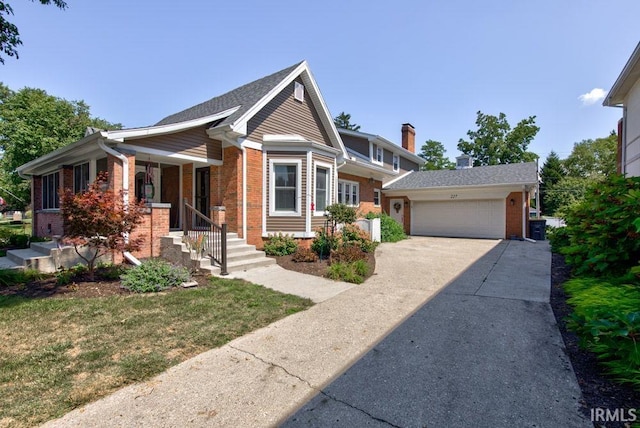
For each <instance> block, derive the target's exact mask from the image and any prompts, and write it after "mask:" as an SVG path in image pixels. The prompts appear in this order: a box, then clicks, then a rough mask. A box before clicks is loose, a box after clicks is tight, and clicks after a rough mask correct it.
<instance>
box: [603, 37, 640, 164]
mask: <svg viewBox="0 0 640 428" xmlns="http://www.w3.org/2000/svg"><path fill="white" fill-rule="evenodd" d="M602 104H603V105H604V106H608V107H621V108H622V119H621V120H620V121H619V122H618V172H619V173H622V174H626V175H630V176H640V43H638V45H637V46H636V48H635V50H634V51H633V54H631V58H629V61H627V64H626V65H625V66H624V68H623V69H622V72H621V73H620V76H618V79H617V80H616V82H615V83H614V84H613V87H612V88H611V90H610V91H609V94H608V95H607V96H606V98H605V99H604V102H603V103H602Z"/></svg>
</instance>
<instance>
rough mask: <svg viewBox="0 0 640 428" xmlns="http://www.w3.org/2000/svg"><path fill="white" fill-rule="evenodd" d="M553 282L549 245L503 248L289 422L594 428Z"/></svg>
mask: <svg viewBox="0 0 640 428" xmlns="http://www.w3.org/2000/svg"><path fill="white" fill-rule="evenodd" d="M549 275H550V252H549V247H548V244H547V243H546V242H538V243H535V244H533V243H528V242H519V241H504V242H502V243H500V244H499V245H497V246H496V247H494V248H493V249H492V250H491V251H489V252H488V253H486V254H485V255H484V256H483V257H482V258H480V259H479V260H477V261H476V262H475V263H474V264H473V265H472V266H470V267H469V268H468V269H467V270H465V271H464V272H463V273H462V274H461V275H460V276H458V277H457V278H456V279H455V280H454V281H453V282H452V283H451V284H450V285H448V286H447V287H446V288H445V289H444V290H443V291H442V292H440V293H439V294H438V295H437V296H435V297H434V298H433V299H432V300H430V301H429V302H427V303H426V304H425V305H424V306H422V307H421V308H420V309H419V310H418V311H417V312H416V313H415V314H413V315H412V316H411V317H410V318H409V319H408V320H406V321H405V322H404V323H403V324H402V325H400V326H399V327H398V328H396V329H395V330H394V331H393V332H392V333H391V334H390V335H389V336H387V337H386V338H385V339H384V340H382V341H381V342H380V343H378V344H377V345H376V346H375V347H374V348H373V349H371V350H370V351H369V352H368V353H367V354H366V355H365V356H364V357H363V358H361V359H360V360H359V361H358V362H357V363H356V364H355V365H354V366H353V367H351V368H350V369H349V370H347V371H346V372H345V373H343V374H342V375H341V376H340V377H339V378H338V379H336V380H335V381H334V382H333V383H331V384H330V385H328V386H326V387H325V388H323V390H322V392H321V393H320V394H318V395H317V396H316V397H315V398H314V399H313V400H311V401H310V402H309V403H307V404H306V405H305V406H304V407H303V408H302V409H300V410H299V411H298V412H296V413H295V414H294V415H292V416H291V417H290V418H288V419H287V420H286V421H285V423H284V424H283V425H284V426H286V427H297V426H305V427H307V426H318V427H319V426H333V427H335V426H344V427H347V426H364V425H367V426H394V427H432V426H433V427H454V426H455V427H458V426H474V427H524V426H529V427H560V426H561V427H592V426H593V425H592V423H591V422H590V421H589V420H588V419H587V418H585V417H584V416H583V415H582V414H581V413H580V405H579V402H580V399H581V392H580V388H579V386H578V384H577V381H576V379H575V375H574V373H573V370H572V368H571V363H570V361H569V360H568V358H567V356H566V355H565V352H564V343H563V341H562V337H561V335H560V333H559V331H558V328H557V325H556V322H555V318H554V316H553V313H552V311H551V308H550V306H549V304H548V301H549V291H550V290H549V287H550V276H549Z"/></svg>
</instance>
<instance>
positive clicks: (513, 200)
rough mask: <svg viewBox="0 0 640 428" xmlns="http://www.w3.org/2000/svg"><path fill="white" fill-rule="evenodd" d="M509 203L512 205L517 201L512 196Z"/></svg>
mask: <svg viewBox="0 0 640 428" xmlns="http://www.w3.org/2000/svg"><path fill="white" fill-rule="evenodd" d="M509 203H510V204H511V206H514V205H515V204H516V201H515V199H513V198H511V199H510V200H509Z"/></svg>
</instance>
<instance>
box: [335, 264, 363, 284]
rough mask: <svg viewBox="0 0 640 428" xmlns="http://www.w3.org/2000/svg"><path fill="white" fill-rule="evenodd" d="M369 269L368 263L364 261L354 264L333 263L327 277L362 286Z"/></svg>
mask: <svg viewBox="0 0 640 428" xmlns="http://www.w3.org/2000/svg"><path fill="white" fill-rule="evenodd" d="M367 269H368V267H367V263H366V262H365V261H364V260H358V261H357V262H353V263H333V264H331V266H329V270H328V272H327V276H328V277H329V278H331V279H334V280H337V281H345V282H351V283H353V284H362V283H363V282H364V276H365V275H366V274H367Z"/></svg>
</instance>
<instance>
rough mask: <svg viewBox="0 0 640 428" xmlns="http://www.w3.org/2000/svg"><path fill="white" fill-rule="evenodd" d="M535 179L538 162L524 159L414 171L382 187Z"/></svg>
mask: <svg viewBox="0 0 640 428" xmlns="http://www.w3.org/2000/svg"><path fill="white" fill-rule="evenodd" d="M537 182H538V167H537V164H536V163H535V162H527V163H512V164H507V165H491V166H478V167H474V168H466V169H456V170H439V171H417V172H412V173H409V174H407V175H405V176H404V177H401V178H399V179H397V180H396V181H394V182H391V183H390V184H389V185H387V186H385V187H384V188H385V189H387V190H410V189H425V188H434V187H469V186H487V185H490V186H494V185H514V184H516V185H517V184H522V185H527V184H528V185H533V184H536V183H537Z"/></svg>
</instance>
